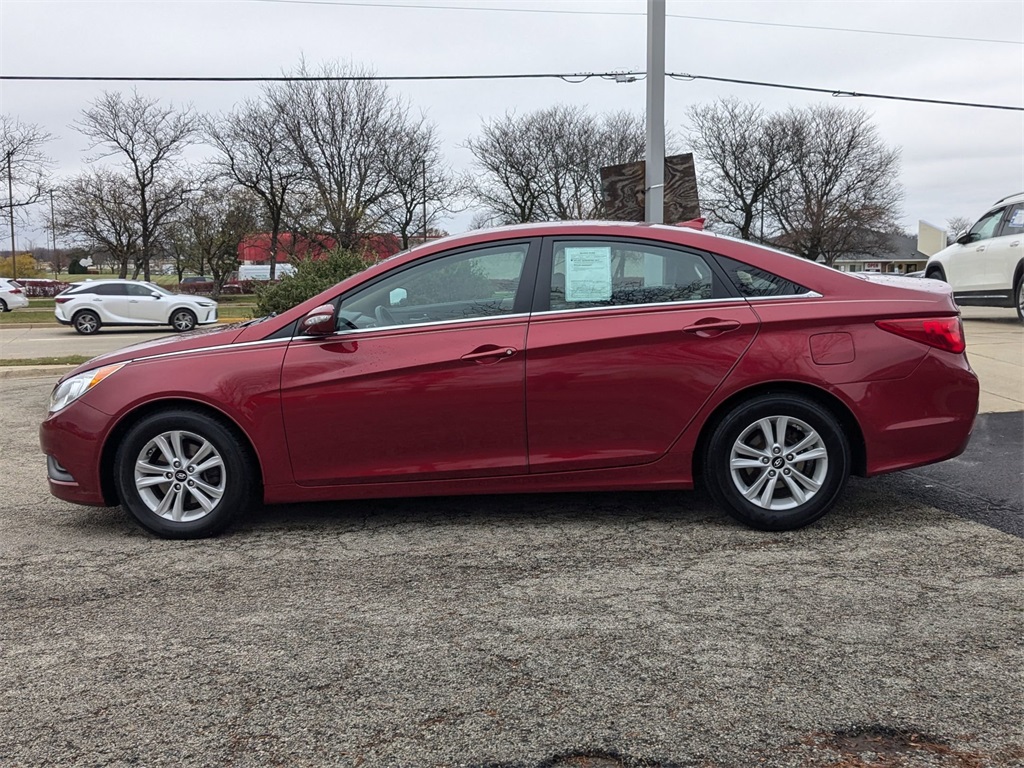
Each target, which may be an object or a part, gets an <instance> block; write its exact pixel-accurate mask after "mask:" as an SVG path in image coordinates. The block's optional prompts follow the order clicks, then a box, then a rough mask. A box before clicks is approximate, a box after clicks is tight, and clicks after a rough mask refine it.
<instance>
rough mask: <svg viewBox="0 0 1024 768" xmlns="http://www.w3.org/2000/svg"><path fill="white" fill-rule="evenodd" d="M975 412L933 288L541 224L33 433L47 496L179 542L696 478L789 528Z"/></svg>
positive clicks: (108, 359)
mask: <svg viewBox="0 0 1024 768" xmlns="http://www.w3.org/2000/svg"><path fill="white" fill-rule="evenodd" d="M977 408H978V380H977V378H976V376H975V375H974V373H973V371H972V370H971V368H970V366H969V365H968V362H967V358H966V355H965V352H964V335H963V327H962V325H961V322H960V317H959V314H958V311H957V308H956V305H955V304H954V303H953V298H952V292H951V290H950V288H949V286H947V285H945V284H944V283H940V282H937V281H934V280H913V279H910V278H906V277H900V276H893V275H872V276H865V275H863V274H856V275H848V274H844V273H841V272H838V271H835V270H832V269H829V268H826V267H824V266H821V265H818V264H815V263H812V262H810V261H806V260H804V259H800V258H797V257H795V256H790V255H788V254H784V253H781V252H778V251H774V250H769V249H766V248H763V247H759V246H755V245H753V244H751V243H747V242H743V241H739V240H733V239H730V238H726V237H720V236H715V235H713V234H709V233H705V232H699V231H695V230H691V229H684V228H678V227H668V226H649V225H647V226H639V225H634V224H621V223H620V224H612V223H595V222H588V223H553V224H542V225H524V226H517V227H509V228H501V229H495V230H487V231H477V232H472V233H469V234H465V235H461V236H457V237H451V238H446V239H444V240H437V241H433V242H431V243H429V244H426V245H422V246H419V247H417V248H414V249H412V250H410V251H407V252H405V253H404V254H400V255H398V256H395V257H393V258H392V259H390V260H388V261H385V262H381V263H379V264H376V265H374V266H371V267H369V268H368V269H366V270H365V271H364V272H362V273H360V274H357V275H355V276H353V277H351V278H349V279H347V280H345V281H343V282H341V283H339V284H338V285H336V286H334V287H333V288H331V289H329V290H327V291H324V292H323V293H321V294H320V295H319V296H317V297H315V298H313V299H311V300H309V301H306V302H305V303H303V304H300V305H298V306H297V307H295V308H293V309H291V310H289V311H287V312H284V313H282V314H281V315H278V316H273V317H266V318H262V319H259V320H252V321H249V322H246V323H241V324H238V325H233V326H230V327H227V328H223V329H218V330H217V331H215V332H207V333H202V334H198V335H197V334H191V335H189V336H186V337H182V338H179V339H171V340H160V341H157V342H150V343H146V344H140V345H135V346H132V347H128V348H127V349H123V350H119V351H117V352H113V353H110V354H107V355H102V356H100V357H97V358H95V359H93V360H91V361H90V362H88V363H86V364H84V365H81V366H79V367H78V368H77V369H75V370H74V371H72V372H71V373H69V374H67V375H66V376H64V377H63V378H62V379H61V380H60V382H59V383H58V384H57V386H56V387H55V389H54V390H53V393H52V396H51V399H50V404H49V415H48V416H47V418H46V419H45V421H44V422H43V424H42V426H41V429H40V438H41V443H42V449H43V452H44V453H45V454H46V460H47V465H48V471H49V485H50V490H51V492H52V493H53V494H54V495H56V496H58V497H59V498H61V499H66V500H68V501H72V502H77V503H79V504H91V505H114V504H121V505H123V506H124V507H125V508H126V509H127V510H128V511H130V512H131V513H132V514H133V515H134V516H135V517H136V518H137V520H138V521H139V522H140V523H141V524H142V525H143V526H145V527H146V528H148V529H149V530H151V531H153V532H155V533H157V534H159V535H161V536H167V537H176V538H191V537H198V536H207V535H212V534H215V533H218V532H220V531H222V530H224V529H225V528H226V527H227V526H228V525H229V524H230V523H231V522H232V521H233V520H234V519H235V518H237V517H238V516H239V515H240V514H243V513H245V512H246V511H247V510H249V509H250V508H251V504H252V503H253V502H254V501H263V502H265V503H268V504H274V503H281V502H308V501H317V500H336V499H366V498H374V497H401V496H430V495H450V494H493V493H521V492H528V491H543V492H552V491H584V490H587V491H594V490H657V489H671V490H678V489H688V488H692V487H693V486H694V485H695V484H702V485H704V486H705V487H707V488H708V489H710V492H711V493H712V495H713V496H714V498H715V499H716V500H717V501H718V502H719V504H720V505H721V506H722V507H724V508H725V510H726V511H728V512H729V513H730V514H732V515H733V516H734V517H735V518H737V519H738V520H740V521H742V522H744V523H746V524H748V525H751V526H753V527H755V528H761V529H768V530H786V529H793V528H798V527H800V526H804V525H807V524H809V523H811V522H813V521H815V520H817V519H818V518H819V517H821V516H822V515H823V514H825V513H826V512H827V511H828V510H829V509H830V508H831V507H832V506H833V505H834V504H835V502H836V499H837V498H838V496H839V494H840V492H841V490H842V488H843V486H844V484H845V482H846V479H847V476H848V475H850V474H851V473H852V474H857V475H864V476H871V475H878V474H881V473H885V472H892V471H894V470H900V469H908V468H910V467H916V466H920V465H923V464H930V463H933V462H938V461H943V460H945V459H948V458H951V457H953V456H956V455H958V454H959V453H960V452H962V451H963V449H964V447H965V446H966V444H967V440H968V437H969V435H970V432H971V428H972V425H973V423H974V418H975V414H976V412H977ZM677 499H678V497H675V496H672V497H666V499H665V503H666V504H676V503H678V501H677Z"/></svg>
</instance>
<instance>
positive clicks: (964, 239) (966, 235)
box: [956, 232, 974, 245]
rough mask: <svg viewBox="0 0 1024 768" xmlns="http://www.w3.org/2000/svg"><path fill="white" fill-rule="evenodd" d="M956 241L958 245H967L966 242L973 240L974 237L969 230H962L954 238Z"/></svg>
mask: <svg viewBox="0 0 1024 768" xmlns="http://www.w3.org/2000/svg"><path fill="white" fill-rule="evenodd" d="M956 242H958V243H960V245H967V244H968V243H972V242H974V238H973V237H971V233H970V232H964V233H963V234H962V235H960V237H958V238H957V239H956Z"/></svg>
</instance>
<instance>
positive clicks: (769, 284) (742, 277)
mask: <svg viewBox="0 0 1024 768" xmlns="http://www.w3.org/2000/svg"><path fill="white" fill-rule="evenodd" d="M718 263H719V264H720V265H721V266H722V269H724V270H725V273H726V275H728V276H729V279H730V280H731V281H732V284H733V285H734V286H736V290H737V291H739V292H740V295H741V296H745V297H747V298H757V297H761V296H799V295H801V294H804V293H809V290H808V289H807V288H805V287H804V286H802V285H800V284H799V283H794V282H793V281H792V280H787V279H786V278H784V277H779V276H778V275H775V274H772V273H771V272H766V271H765V270H763V269H759V268H758V267H752V266H750V265H749V264H744V263H743V262H742V261H736V260H735V259H730V258H728V257H726V256H719V257H718Z"/></svg>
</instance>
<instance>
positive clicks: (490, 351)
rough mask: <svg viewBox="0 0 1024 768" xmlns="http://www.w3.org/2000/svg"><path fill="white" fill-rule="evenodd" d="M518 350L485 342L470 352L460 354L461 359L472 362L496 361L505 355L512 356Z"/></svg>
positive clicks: (502, 358)
mask: <svg viewBox="0 0 1024 768" xmlns="http://www.w3.org/2000/svg"><path fill="white" fill-rule="evenodd" d="M517 351H518V350H516V349H513V348H512V347H499V346H496V345H494V344H487V345H485V346H483V347H477V348H476V349H474V350H473V351H472V352H470V353H468V354H465V355H463V356H462V359H463V360H469V361H471V362H474V363H485V364H488V363H496V362H498V361H499V360H504V359H505V358H507V357H512V356H513V355H514V354H515V353H516V352H517Z"/></svg>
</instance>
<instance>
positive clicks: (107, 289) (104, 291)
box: [91, 283, 128, 296]
mask: <svg viewBox="0 0 1024 768" xmlns="http://www.w3.org/2000/svg"><path fill="white" fill-rule="evenodd" d="M91 293H95V294H98V295H99V296H127V295H128V286H127V285H126V284H124V283H109V284H107V285H97V286H96V287H95V288H93V290H92V291H91Z"/></svg>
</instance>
